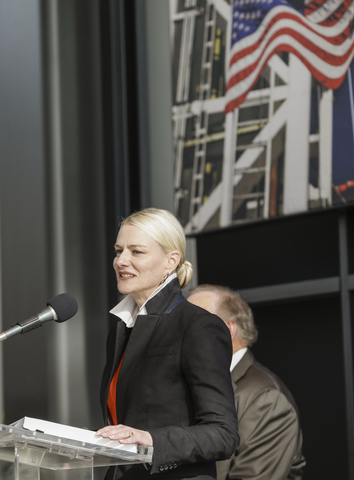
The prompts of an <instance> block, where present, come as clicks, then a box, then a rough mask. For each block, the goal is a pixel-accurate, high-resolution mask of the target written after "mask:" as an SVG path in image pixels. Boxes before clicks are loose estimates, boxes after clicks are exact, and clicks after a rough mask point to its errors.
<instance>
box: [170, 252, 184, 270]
mask: <svg viewBox="0 0 354 480" xmlns="http://www.w3.org/2000/svg"><path fill="white" fill-rule="evenodd" d="M180 260H181V254H180V253H179V251H178V250H172V252H169V253H168V260H167V264H168V267H169V268H170V269H171V271H173V270H175V269H176V268H177V267H178V265H179V262H180Z"/></svg>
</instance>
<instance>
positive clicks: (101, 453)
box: [0, 424, 153, 480]
mask: <svg viewBox="0 0 354 480" xmlns="http://www.w3.org/2000/svg"><path fill="white" fill-rule="evenodd" d="M152 452H153V448H152V447H148V446H140V445H139V446H138V447H137V451H136V452H132V451H126V450H124V449H120V450H117V449H115V448H109V447H108V446H101V445H95V444H91V443H85V442H79V441H75V440H68V439H66V438H60V437H56V436H53V435H47V434H44V433H41V432H38V431H30V430H25V429H23V428H14V427H12V426H8V425H1V424H0V478H1V480H61V479H65V480H74V479H75V480H94V467H105V466H111V465H122V464H132V463H151V460H152Z"/></svg>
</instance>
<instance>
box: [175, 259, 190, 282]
mask: <svg viewBox="0 0 354 480" xmlns="http://www.w3.org/2000/svg"><path fill="white" fill-rule="evenodd" d="M177 275H178V280H179V283H180V285H181V288H184V287H186V286H187V285H188V283H189V282H190V281H191V280H192V277H193V265H192V264H191V263H190V262H188V260H185V261H184V262H183V263H182V265H181V266H180V267H179V268H178V271H177Z"/></svg>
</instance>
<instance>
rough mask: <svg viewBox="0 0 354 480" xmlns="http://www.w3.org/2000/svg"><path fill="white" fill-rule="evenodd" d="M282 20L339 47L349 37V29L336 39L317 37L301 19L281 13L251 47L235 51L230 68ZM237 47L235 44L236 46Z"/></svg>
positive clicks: (253, 49)
mask: <svg viewBox="0 0 354 480" xmlns="http://www.w3.org/2000/svg"><path fill="white" fill-rule="evenodd" d="M282 19H289V20H295V21H296V22H298V23H300V24H302V25H303V26H304V27H306V28H307V29H308V30H310V31H312V32H313V33H315V34H316V35H318V36H319V37H321V38H324V39H325V40H326V41H327V42H329V43H332V44H333V45H341V44H342V43H343V42H344V41H345V40H346V39H347V38H348V37H349V35H350V28H349V27H347V28H346V29H345V30H344V31H343V32H342V33H341V34H340V35H338V36H336V37H333V38H330V37H328V38H327V37H326V36H324V35H319V34H318V33H317V32H315V31H314V30H313V29H312V28H310V27H309V26H308V25H307V24H306V23H305V22H303V21H302V20H301V19H299V18H298V17H296V16H295V15H292V14H290V13H286V12H282V13H280V14H278V15H276V16H275V17H274V18H273V19H272V20H271V21H270V22H269V24H268V25H267V27H266V29H265V31H264V32H263V34H262V35H261V37H260V38H259V40H258V41H257V42H256V43H254V44H253V45H251V46H249V47H246V48H244V49H242V50H240V51H237V52H236V53H235V54H234V55H233V56H232V58H231V60H230V67H231V65H233V64H234V63H235V62H236V61H237V60H239V59H240V58H243V57H245V56H247V55H250V54H251V53H252V52H254V51H255V50H257V48H259V46H260V44H261V43H262V41H263V40H264V38H265V37H266V35H267V33H268V31H269V30H270V29H271V27H272V26H273V25H274V24H275V23H277V22H278V21H279V20H282ZM236 45H237V44H236Z"/></svg>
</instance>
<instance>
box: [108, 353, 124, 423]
mask: <svg viewBox="0 0 354 480" xmlns="http://www.w3.org/2000/svg"><path fill="white" fill-rule="evenodd" d="M124 354H125V350H124V352H123V355H122V358H121V359H120V362H119V365H118V367H117V370H116V372H115V374H114V375H113V378H112V381H111V384H110V386H109V392H108V400H107V406H108V417H109V420H110V422H111V424H112V425H118V420H117V381H118V375H119V372H120V368H121V366H122V362H123V358H124Z"/></svg>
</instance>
